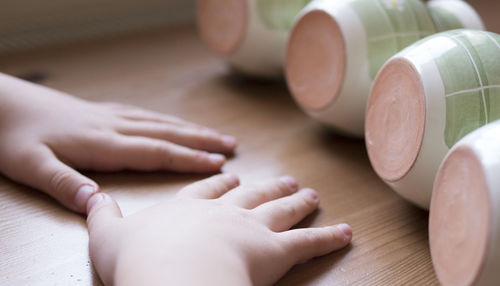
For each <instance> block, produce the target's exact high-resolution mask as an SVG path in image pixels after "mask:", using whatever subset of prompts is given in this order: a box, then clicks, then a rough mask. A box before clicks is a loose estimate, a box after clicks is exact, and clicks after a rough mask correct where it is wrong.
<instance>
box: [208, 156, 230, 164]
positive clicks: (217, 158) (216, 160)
mask: <svg viewBox="0 0 500 286" xmlns="http://www.w3.org/2000/svg"><path fill="white" fill-rule="evenodd" d="M208 160H209V161H210V163H212V164H221V163H224V161H225V160H226V157H224V156H223V155H221V154H209V155H208Z"/></svg>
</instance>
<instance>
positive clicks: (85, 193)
mask: <svg viewBox="0 0 500 286" xmlns="http://www.w3.org/2000/svg"><path fill="white" fill-rule="evenodd" d="M96 192H97V188H96V187H95V186H92V185H83V186H81V187H80V188H79V189H78V191H77V192H76V196H75V205H76V207H77V209H79V210H82V209H85V206H86V205H87V201H88V200H89V198H90V197H91V196H92V195H93V194H94V193H96Z"/></svg>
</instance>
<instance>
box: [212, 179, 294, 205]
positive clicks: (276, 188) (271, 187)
mask: <svg viewBox="0 0 500 286" xmlns="http://www.w3.org/2000/svg"><path fill="white" fill-rule="evenodd" d="M297 189H298V184H297V181H296V180H295V179H294V178H293V177H290V176H284V177H281V178H279V179H273V180H270V181H268V182H265V183H261V184H255V185H246V186H240V187H238V188H236V189H234V190H233V191H232V192H229V193H227V194H225V195H224V196H222V197H221V200H222V201H224V202H227V203H229V204H234V205H237V206H240V207H242V208H246V209H253V208H255V207H257V206H259V205H261V204H263V203H266V202H269V201H272V200H275V199H277V198H281V197H284V196H288V195H290V194H292V193H294V192H296V191H297Z"/></svg>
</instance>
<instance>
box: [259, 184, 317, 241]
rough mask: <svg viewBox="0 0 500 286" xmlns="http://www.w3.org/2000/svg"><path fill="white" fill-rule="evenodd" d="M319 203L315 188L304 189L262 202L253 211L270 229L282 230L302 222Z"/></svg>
mask: <svg viewBox="0 0 500 286" xmlns="http://www.w3.org/2000/svg"><path fill="white" fill-rule="evenodd" d="M318 205H319V198H318V194H317V193H316V192H315V191H314V190H313V189H302V190H300V191H299V192H297V193H295V194H293V195H290V196H287V197H283V198H280V199H277V200H273V201H270V202H267V203H265V204H262V205H260V206H258V207H256V208H255V209H253V213H254V214H255V215H256V216H257V218H258V219H259V220H260V221H262V222H263V223H264V224H266V225H267V226H268V227H269V229H271V230H272V231H276V232H280V231H285V230H288V229H290V228H291V227H292V226H294V225H295V224H297V223H298V222H300V221H301V220H302V219H304V217H306V216H307V215H308V214H310V213H312V212H313V211H314V210H316V209H317V208H318Z"/></svg>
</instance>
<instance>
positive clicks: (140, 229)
mask: <svg viewBox="0 0 500 286" xmlns="http://www.w3.org/2000/svg"><path fill="white" fill-rule="evenodd" d="M235 147H236V140H235V139H234V138H233V137H231V136H228V135H222V134H220V133H218V132H217V131H214V130H212V129H209V128H207V127H203V126H199V125H196V124H193V123H190V122H186V121H183V120H181V119H179V118H176V117H172V116H168V115H164V114H159V113H155V112H152V111H148V110H144V109H140V108H136V107H132V106H126V105H120V104H111V103H93V102H88V101H85V100H82V99H78V98H74V97H71V96H69V95H67V94H65V93H62V92H59V91H56V90H52V89H49V88H45V87H42V86H39V85H35V84H31V83H28V82H25V81H22V80H19V79H16V78H13V77H10V76H7V75H4V74H1V73H0V158H1V159H2V160H0V172H2V173H3V174H5V175H6V176H7V177H9V178H11V179H12V180H14V181H17V182H20V183H23V184H26V185H29V186H32V187H34V188H36V189H39V190H42V191H44V192H45V193H47V194H48V195H50V196H52V197H53V198H55V199H56V200H58V201H59V202H60V203H61V204H63V205H64V206H66V207H67V208H69V209H71V210H73V211H75V212H79V213H88V218H87V221H88V226H89V235H90V252H91V253H90V254H91V257H92V261H93V264H94V266H95V268H96V270H97V272H98V273H99V276H100V277H101V279H102V280H103V281H104V283H105V284H106V285H157V284H171V285H268V284H271V283H273V282H275V281H277V280H278V279H279V278H280V277H281V276H282V275H283V274H284V273H285V272H286V271H288V269H290V268H291V267H292V266H293V265H294V264H296V263H298V262H302V261H306V260H308V259H310V258H313V257H316V256H320V255H324V254H327V253H329V252H332V251H334V250H337V249H339V248H342V247H344V246H346V245H347V244H349V242H350V240H351V236H352V231H351V228H350V227H349V226H348V225H346V224H341V225H336V226H328V227H322V228H309V229H295V230H289V229H290V228H291V227H292V226H293V225H295V224H296V223H298V222H299V221H300V220H302V219H303V218H304V217H305V216H307V215H308V214H310V213H311V212H313V211H314V210H315V209H317V207H318V205H319V198H318V195H317V193H316V192H315V191H314V190H311V189H303V190H300V191H298V185H297V182H296V181H295V179H293V178H292V177H288V176H287V177H282V178H280V179H277V180H271V181H268V182H264V183H261V184H255V185H249V186H239V179H238V177H237V176H235V175H229V174H220V175H216V176H213V177H211V178H208V179H206V180H203V181H200V182H197V183H194V184H192V185H189V186H187V187H185V188H184V189H182V190H181V191H180V192H179V193H178V194H177V195H176V196H175V198H174V199H172V200H168V201H165V202H162V203H160V204H158V205H156V206H153V207H150V208H147V209H144V210H142V211H140V212H138V213H136V214H133V215H131V216H128V217H125V218H124V217H123V216H122V215H121V211H120V209H119V207H118V205H117V203H116V202H115V201H114V200H113V199H112V198H111V197H110V196H109V195H106V194H104V193H101V192H100V190H99V186H98V185H97V183H96V182H94V181H93V180H91V179H90V178H88V177H86V176H84V175H82V174H81V173H79V172H78V171H77V169H85V170H96V171H117V170H122V169H135V170H143V171H150V170H169V171H176V172H197V173H210V172H218V171H219V170H220V168H221V167H222V165H223V164H224V163H225V157H224V156H223V155H222V154H230V153H232V152H233V151H234V149H235Z"/></svg>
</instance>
